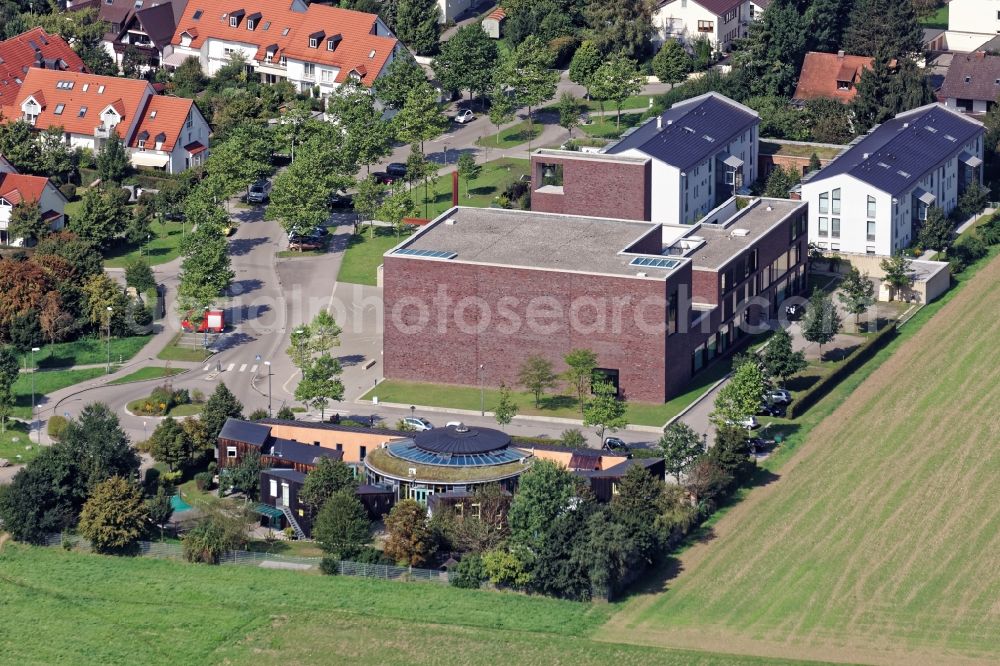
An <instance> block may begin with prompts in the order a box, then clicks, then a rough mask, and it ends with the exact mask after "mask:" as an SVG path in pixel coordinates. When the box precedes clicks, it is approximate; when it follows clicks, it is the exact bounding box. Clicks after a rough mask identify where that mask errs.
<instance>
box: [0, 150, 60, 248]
mask: <svg viewBox="0 0 1000 666" xmlns="http://www.w3.org/2000/svg"><path fill="white" fill-rule="evenodd" d="M29 202H38V209H39V211H40V212H41V214H42V219H43V220H45V221H46V222H48V223H49V228H50V229H52V231H58V230H60V229H62V228H63V226H64V225H65V223H66V218H65V216H64V214H63V213H64V210H65V208H66V197H64V196H63V195H62V192H60V191H59V189H58V188H57V187H56V186H55V185H54V184H53V183H52V181H51V180H49V179H48V178H45V177H43V176H28V175H25V174H19V173H18V172H17V169H16V168H14V165H13V164H11V163H10V162H8V161H7V160H6V159H5V158H4V157H3V156H2V155H0V245H13V246H21V245H24V242H25V239H23V238H17V237H14V236H11V234H10V232H9V231H8V225H9V224H10V218H11V215H13V213H14V209H15V208H17V207H18V206H20V205H22V204H25V203H29Z"/></svg>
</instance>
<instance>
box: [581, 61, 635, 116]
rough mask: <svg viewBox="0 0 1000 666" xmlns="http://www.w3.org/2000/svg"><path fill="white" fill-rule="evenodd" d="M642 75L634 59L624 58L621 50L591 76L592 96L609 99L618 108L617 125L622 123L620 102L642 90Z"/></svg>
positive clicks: (622, 102)
mask: <svg viewBox="0 0 1000 666" xmlns="http://www.w3.org/2000/svg"><path fill="white" fill-rule="evenodd" d="M643 83H645V81H644V77H643V76H642V74H640V73H639V71H638V69H637V68H636V62H635V60H631V59H629V58H626V57H625V56H624V55H623V54H622V53H621V52H617V53H614V54H612V55H611V57H610V58H608V59H607V60H605V61H604V63H602V64H601V66H600V67H598V68H597V71H596V72H594V76H593V77H592V78H591V83H590V88H591V92H592V93H593V95H594V97H596V98H597V99H601V100H611V101H612V102H614V103H615V108H616V109H617V110H618V116H617V127H619V128H620V127H621V123H622V104H624V103H625V100H626V99H628V98H629V97H631V96H633V95H638V94H639V93H640V92H641V91H642V86H643Z"/></svg>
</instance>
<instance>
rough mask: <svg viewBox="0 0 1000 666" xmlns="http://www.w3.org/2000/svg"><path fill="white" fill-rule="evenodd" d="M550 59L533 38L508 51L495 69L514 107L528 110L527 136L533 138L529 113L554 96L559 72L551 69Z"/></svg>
mask: <svg viewBox="0 0 1000 666" xmlns="http://www.w3.org/2000/svg"><path fill="white" fill-rule="evenodd" d="M551 66H552V55H551V53H550V52H549V50H548V49H547V48H545V44H543V43H542V41H541V40H540V39H539V38H538V37H536V36H534V35H532V36H530V37H528V38H527V39H526V40H524V41H523V42H521V43H520V44H518V45H517V47H516V48H514V49H513V50H512V51H510V52H509V53H508V54H507V55H506V56H505V57H504V58H503V59H502V61H501V63H500V66H499V68H498V69H497V80H498V81H499V82H500V83H501V84H503V85H505V86H506V87H507V88H509V90H510V93H511V95H512V96H513V98H514V103H515V104H516V105H517V106H526V107H528V136H529V137H531V136H534V128H533V126H532V117H531V110H532V108H534V107H536V106H539V105H540V104H542V103H544V102H547V101H549V100H550V99H552V98H553V97H554V96H555V94H556V84H557V83H558V82H559V72H557V71H554V70H552V69H550V67H551Z"/></svg>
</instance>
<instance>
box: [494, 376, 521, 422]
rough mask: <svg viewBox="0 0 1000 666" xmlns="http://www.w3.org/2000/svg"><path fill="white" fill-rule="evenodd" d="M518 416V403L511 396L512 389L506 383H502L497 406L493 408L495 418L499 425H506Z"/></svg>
mask: <svg viewBox="0 0 1000 666" xmlns="http://www.w3.org/2000/svg"><path fill="white" fill-rule="evenodd" d="M515 416H517V403H515V402H514V401H513V400H512V399H511V397H510V389H509V388H507V387H506V386H505V385H504V384H501V385H500V396H499V397H498V398H497V406H496V407H494V408H493V418H495V419H496V421H497V425H499V426H506V425H510V422H511V421H512V420H513V419H514V417H515Z"/></svg>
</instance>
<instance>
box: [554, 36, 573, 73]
mask: <svg viewBox="0 0 1000 666" xmlns="http://www.w3.org/2000/svg"><path fill="white" fill-rule="evenodd" d="M579 45H580V42H579V40H578V39H577V38H576V37H573V36H571V35H563V36H562V37H556V38H555V39H553V40H551V41H549V45H548V46H549V52H550V53H551V54H552V61H553V62H552V66H553V67H556V68H558V69H564V68H565V67H567V66H569V61H570V60H572V59H573V54H574V53H576V47H577V46H579Z"/></svg>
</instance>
